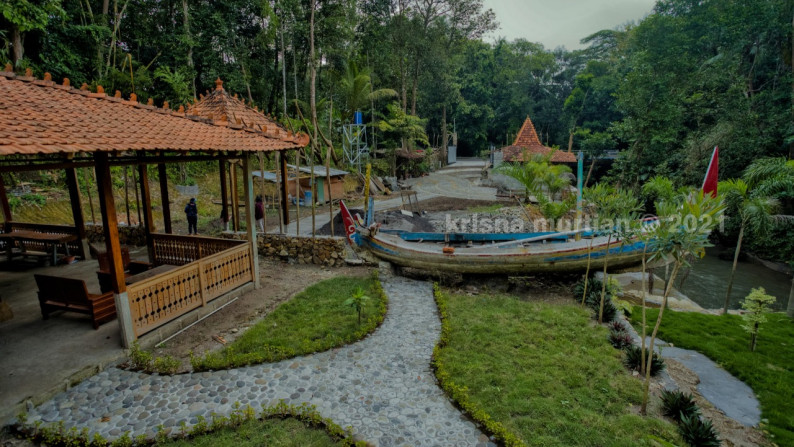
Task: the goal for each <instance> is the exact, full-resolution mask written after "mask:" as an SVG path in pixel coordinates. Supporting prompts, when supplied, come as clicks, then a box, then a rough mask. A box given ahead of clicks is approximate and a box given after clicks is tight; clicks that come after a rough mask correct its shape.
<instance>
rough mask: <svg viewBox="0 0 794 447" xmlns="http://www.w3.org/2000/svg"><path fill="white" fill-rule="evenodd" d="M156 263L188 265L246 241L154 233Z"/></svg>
mask: <svg viewBox="0 0 794 447" xmlns="http://www.w3.org/2000/svg"><path fill="white" fill-rule="evenodd" d="M152 241H153V242H154V263H155V264H157V265H162V264H171V265H186V264H189V263H191V262H194V261H197V260H199V259H202V258H205V257H207V256H210V255H214V254H215V253H219V252H222V251H224V250H228V249H229V248H232V247H237V246H239V245H243V244H246V243H247V242H246V241H240V240H234V239H219V238H210V237H198V236H180V235H175V234H162V233H152Z"/></svg>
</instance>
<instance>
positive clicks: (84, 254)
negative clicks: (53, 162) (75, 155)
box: [66, 168, 89, 259]
mask: <svg viewBox="0 0 794 447" xmlns="http://www.w3.org/2000/svg"><path fill="white" fill-rule="evenodd" d="M66 186H67V188H68V189H69V201H70V202H71V205H72V219H73V220H74V227H75V228H76V229H77V240H78V241H80V257H81V258H83V259H88V253H89V249H88V238H87V237H86V235H85V220H84V219H83V204H82V203H81V202H80V187H79V186H78V185H77V169H75V168H66Z"/></svg>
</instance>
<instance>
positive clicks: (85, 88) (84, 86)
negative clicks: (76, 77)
mask: <svg viewBox="0 0 794 447" xmlns="http://www.w3.org/2000/svg"><path fill="white" fill-rule="evenodd" d="M80 90H84V91H87V90H88V84H86V83H85V82H83V85H81V86H80Z"/></svg>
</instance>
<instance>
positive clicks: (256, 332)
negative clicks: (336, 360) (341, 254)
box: [191, 276, 386, 371]
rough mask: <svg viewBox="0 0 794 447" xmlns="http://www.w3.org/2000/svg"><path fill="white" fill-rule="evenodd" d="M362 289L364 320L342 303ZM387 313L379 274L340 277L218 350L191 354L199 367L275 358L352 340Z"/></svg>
mask: <svg viewBox="0 0 794 447" xmlns="http://www.w3.org/2000/svg"><path fill="white" fill-rule="evenodd" d="M359 287H360V288H361V289H362V290H363V291H364V292H365V293H366V294H367V295H368V296H369V297H370V298H371V299H370V300H367V301H366V302H365V303H364V309H363V318H362V323H361V325H360V326H359V325H358V315H357V313H356V312H355V311H354V310H352V309H351V308H350V307H348V306H345V305H344V302H345V300H347V299H348V298H350V297H351V296H352V295H353V293H354V292H355V291H356V290H357V289H358V288H359ZM385 315H386V295H385V294H384V293H383V291H382V289H381V287H380V283H379V282H378V281H377V278H376V277H375V276H372V277H368V278H367V277H365V278H356V277H337V278H332V279H328V280H325V281H321V282H319V283H317V284H315V285H313V286H310V287H308V288H307V289H306V290H304V291H303V292H301V293H299V294H297V295H296V296H294V297H293V298H292V299H290V300H289V301H287V302H286V303H284V304H282V305H280V306H279V307H278V308H277V309H276V310H274V311H273V312H272V313H270V314H269V315H267V316H266V317H265V318H264V319H263V320H262V321H260V322H259V323H257V324H256V325H254V326H252V327H251V328H250V329H248V330H247V331H246V332H245V333H244V334H243V335H242V336H240V338H238V339H237V340H235V341H234V342H233V343H231V344H230V345H228V346H226V347H224V348H223V349H222V350H220V351H216V352H210V353H207V354H205V355H204V356H199V357H192V358H191V364H192V365H193V369H194V370H196V371H206V370H210V369H225V368H232V367H237V366H243V365H249V364H254V363H263V362H275V361H279V360H283V359H286V358H290V357H295V356H298V355H305V354H310V353H313V352H319V351H326V350H328V349H331V348H335V347H338V346H342V345H345V344H348V343H352V342H354V341H356V340H359V339H361V338H363V337H364V336H366V335H367V334H368V333H370V332H372V331H373V330H374V329H375V328H376V327H377V326H378V325H379V324H380V322H381V321H383V318H384V316H385Z"/></svg>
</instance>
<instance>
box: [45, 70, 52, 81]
mask: <svg viewBox="0 0 794 447" xmlns="http://www.w3.org/2000/svg"><path fill="white" fill-rule="evenodd" d="M44 80H45V81H52V75H51V74H50V72H49V71H48V72H46V73H44Z"/></svg>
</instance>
